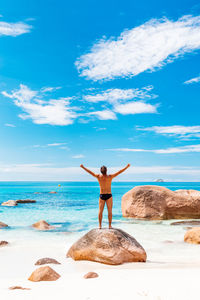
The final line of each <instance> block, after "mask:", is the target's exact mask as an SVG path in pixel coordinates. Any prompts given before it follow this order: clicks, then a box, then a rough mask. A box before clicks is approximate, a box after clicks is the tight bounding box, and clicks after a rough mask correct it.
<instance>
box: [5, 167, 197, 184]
mask: <svg viewBox="0 0 200 300" xmlns="http://www.w3.org/2000/svg"><path fill="white" fill-rule="evenodd" d="M121 167H122V166H116V167H109V168H108V171H109V173H114V172H116V171H118V170H119V169H120V168H121ZM89 168H90V169H91V170H92V171H94V172H95V173H98V172H99V168H94V167H90V166H89ZM177 176H178V177H177ZM199 176H200V169H199V168H198V167H192V166H191V167H190V166H189V167H188V166H159V165H156V166H155V165H153V166H133V167H132V166H131V167H130V168H129V169H128V170H127V171H126V172H125V173H124V174H122V175H121V176H120V177H119V178H118V179H117V180H122V181H123V180H129V181H130V180H131V181H134V180H140V181H144V180H146V181H151V180H154V179H155V178H170V179H172V180H177V179H178V180H179V178H180V180H181V181H183V180H185V181H191V180H194V181H199ZM19 177H20V180H32V181H33V180H44V181H46V180H53V181H55V180H56V181H58V180H69V181H71V180H76V181H77V180H79V181H88V180H93V181H94V180H95V179H94V178H93V177H89V175H88V174H86V173H85V172H83V170H81V168H80V167H57V166H54V165H51V164H40V163H38V164H12V165H5V164H0V180H4V181H6V180H8V181H10V180H19Z"/></svg>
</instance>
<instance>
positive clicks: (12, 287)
mask: <svg viewBox="0 0 200 300" xmlns="http://www.w3.org/2000/svg"><path fill="white" fill-rule="evenodd" d="M9 290H30V288H24V287H21V286H17V285H16V286H11V287H9Z"/></svg>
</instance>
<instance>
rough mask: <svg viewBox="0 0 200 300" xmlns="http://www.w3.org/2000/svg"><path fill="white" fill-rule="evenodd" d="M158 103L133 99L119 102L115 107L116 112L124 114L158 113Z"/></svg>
mask: <svg viewBox="0 0 200 300" xmlns="http://www.w3.org/2000/svg"><path fill="white" fill-rule="evenodd" d="M157 107H158V104H156V105H152V104H148V103H144V102H142V101H133V102H129V103H126V104H117V105H115V107H114V110H115V112H117V113H120V114H122V115H130V114H132V115H134V114H145V113H151V114H152V113H156V112H157Z"/></svg>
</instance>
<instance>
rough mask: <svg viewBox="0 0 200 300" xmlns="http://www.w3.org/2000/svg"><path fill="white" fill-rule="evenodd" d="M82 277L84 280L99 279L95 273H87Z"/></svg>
mask: <svg viewBox="0 0 200 300" xmlns="http://www.w3.org/2000/svg"><path fill="white" fill-rule="evenodd" d="M83 277H84V278H85V279H89V278H97V277H99V275H98V274H97V273H95V272H88V273H87V274H85V275H84V276H83Z"/></svg>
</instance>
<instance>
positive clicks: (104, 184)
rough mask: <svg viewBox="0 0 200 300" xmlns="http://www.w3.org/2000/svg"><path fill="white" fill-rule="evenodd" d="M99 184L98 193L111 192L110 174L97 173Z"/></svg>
mask: <svg viewBox="0 0 200 300" xmlns="http://www.w3.org/2000/svg"><path fill="white" fill-rule="evenodd" d="M97 179H98V182H99V185H100V194H111V183H112V179H113V177H112V175H101V174H99V175H97Z"/></svg>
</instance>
